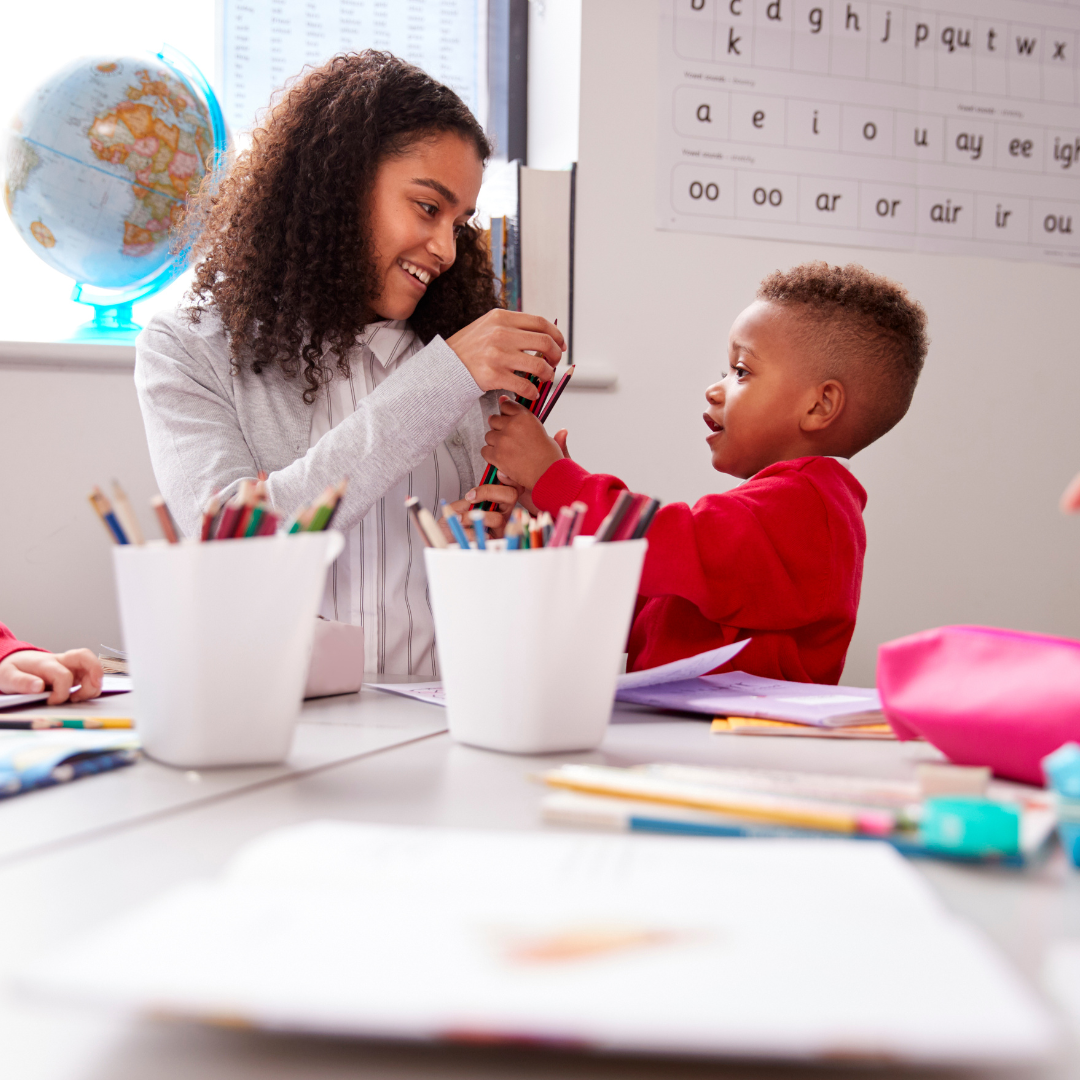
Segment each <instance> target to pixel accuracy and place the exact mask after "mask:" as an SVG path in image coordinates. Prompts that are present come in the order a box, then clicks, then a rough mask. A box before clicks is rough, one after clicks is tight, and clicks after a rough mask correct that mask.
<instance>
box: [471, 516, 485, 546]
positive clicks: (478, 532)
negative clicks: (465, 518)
mask: <svg viewBox="0 0 1080 1080" xmlns="http://www.w3.org/2000/svg"><path fill="white" fill-rule="evenodd" d="M469 520H470V521H471V522H472V527H473V536H475V537H476V548H477V550H478V551H486V550H487V526H485V525H484V511H483V510H470V511H469Z"/></svg>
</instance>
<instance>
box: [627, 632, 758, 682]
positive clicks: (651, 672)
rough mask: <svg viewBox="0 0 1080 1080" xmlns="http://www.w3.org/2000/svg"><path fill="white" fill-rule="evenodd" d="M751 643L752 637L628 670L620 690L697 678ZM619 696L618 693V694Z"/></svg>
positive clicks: (727, 660)
mask: <svg viewBox="0 0 1080 1080" xmlns="http://www.w3.org/2000/svg"><path fill="white" fill-rule="evenodd" d="M749 644H750V638H747V639H746V640H745V641H736V642H735V644H734V645H723V646H721V647H720V648H719V649H710V650H709V651H708V652H703V653H698V654H697V656H688V657H687V658H686V659H685V660H675V661H673V662H672V663H670V664H661V665H660V666H659V667H654V668H648V669H647V670H646V671H628V672H626V673H625V674H623V675H620V676H619V681H618V683H617V684H616V685H617V687H618V692H622V691H623V690H634V689H636V688H637V687H639V686H660V685H661V684H662V683H669V682H679V681H681V680H683V679H696V678H697V677H698V676H699V675H704V674H705V672H706V671H712V670H713V668H718V667H722V666H723V665H724V664H726V663H728V662H729V661H730V660H734V659H735V657H736V656H738V655H739V653H741V652H742V650H743V649H744V648H745V647H746V646H747V645H749ZM616 696H617V695H616Z"/></svg>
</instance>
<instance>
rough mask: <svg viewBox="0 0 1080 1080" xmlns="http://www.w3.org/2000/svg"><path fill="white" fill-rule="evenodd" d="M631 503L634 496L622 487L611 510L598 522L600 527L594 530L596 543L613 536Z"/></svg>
mask: <svg viewBox="0 0 1080 1080" xmlns="http://www.w3.org/2000/svg"><path fill="white" fill-rule="evenodd" d="M633 505H634V496H633V495H631V494H630V492H629V491H627V490H626V489H625V488H624V489H623V490H622V491H620V492H619V497H618V498H617V499H616V500H615V505H614V506H612V508H611V512H610V513H609V514H608V516H607V517H606V518H604V520H603V521H602V522H601V523H600V528H599V529H597V530H596V542H597V543H598V544H602V543H606V542H608V541H609V540H613V539H614V538H615V534H616V533H617V532H618V531H619V526H620V525H621V524H622V520H623V518H624V517H626V514H627V512H628V511H629V509H630V507H631V506H633Z"/></svg>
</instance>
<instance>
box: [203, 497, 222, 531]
mask: <svg viewBox="0 0 1080 1080" xmlns="http://www.w3.org/2000/svg"><path fill="white" fill-rule="evenodd" d="M220 510H221V499H219V498H218V496H217V492H215V493H214V494H213V495H211V496H210V501H209V502H208V503H207V504H206V507H205V509H204V510H203V516H202V528H201V529H200V531H199V539H200V540H209V539H210V537H211V535H212V534H213V531H214V518H216V517H217V516H218V513H219V512H220Z"/></svg>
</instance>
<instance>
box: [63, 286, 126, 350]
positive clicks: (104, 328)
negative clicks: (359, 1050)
mask: <svg viewBox="0 0 1080 1080" xmlns="http://www.w3.org/2000/svg"><path fill="white" fill-rule="evenodd" d="M72 299H75V298H74V297H73V298H72ZM80 302H81V303H88V301H85V300H83V301H80ZM141 329H142V327H141V326H139V324H138V323H137V322H135V320H134V319H133V318H132V311H131V304H130V303H127V304H113V305H112V306H111V307H109V306H107V305H105V304H94V317H93V319H91V320H90V322H88V323H83V325H82V326H80V327H79V329H78V330H76V331H75V333H74V334H73V335H72V337H71V340H72V341H99V342H103V343H104V342H113V343H115V344H117V345H119V344H128V343H130V342H132V341H134V340H135V335H136V334H137V333H138V332H139V331H140V330H141Z"/></svg>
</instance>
